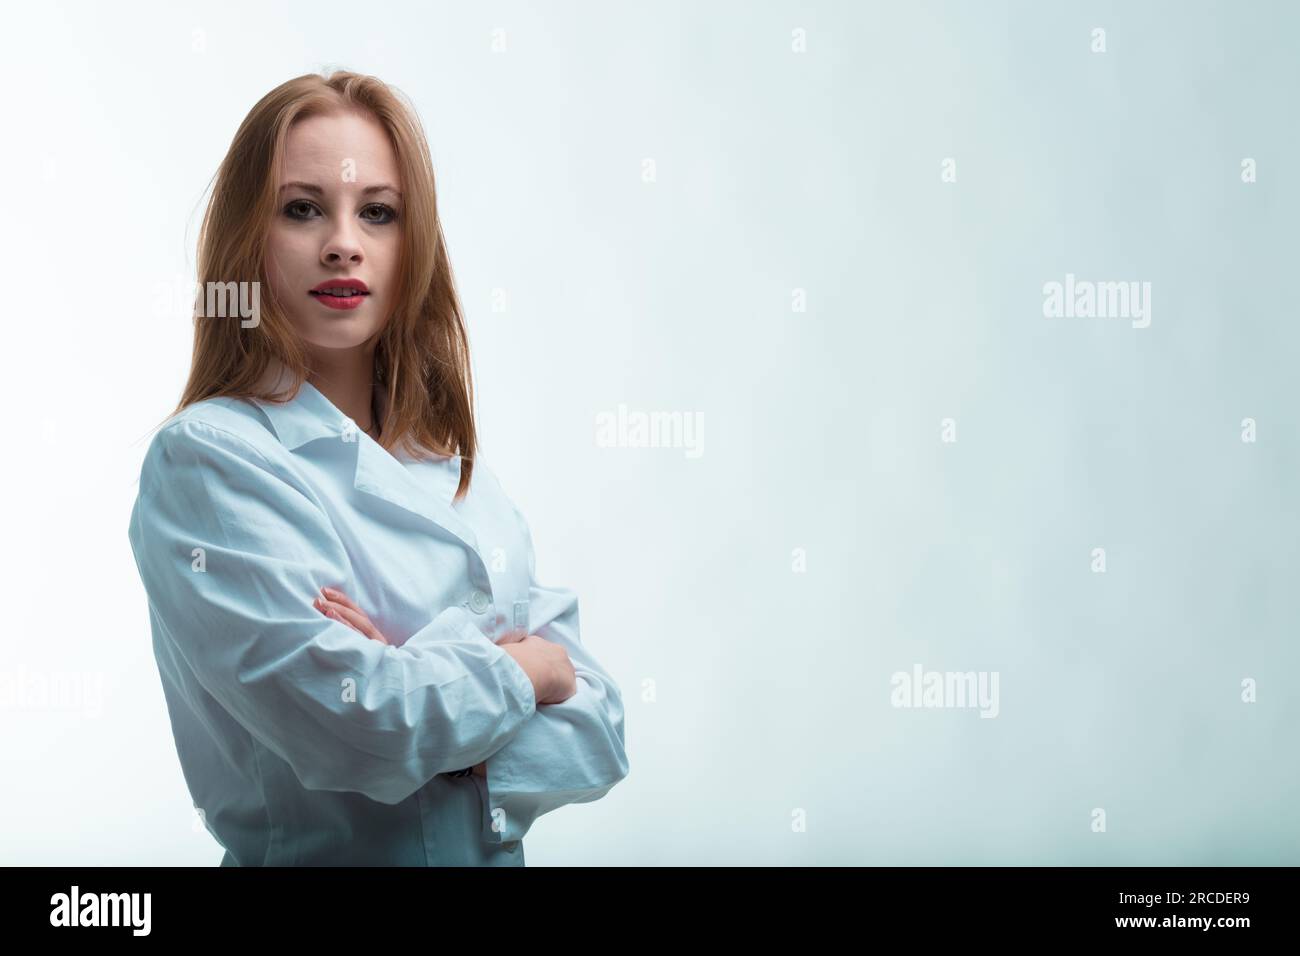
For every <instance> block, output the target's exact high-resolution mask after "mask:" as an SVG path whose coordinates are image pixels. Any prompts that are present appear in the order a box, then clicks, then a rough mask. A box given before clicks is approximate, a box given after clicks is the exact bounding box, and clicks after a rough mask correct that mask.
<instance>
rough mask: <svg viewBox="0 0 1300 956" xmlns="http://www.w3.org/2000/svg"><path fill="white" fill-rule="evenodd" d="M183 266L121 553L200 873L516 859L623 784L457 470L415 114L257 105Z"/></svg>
mask: <svg viewBox="0 0 1300 956" xmlns="http://www.w3.org/2000/svg"><path fill="white" fill-rule="evenodd" d="M198 272H199V276H198V279H199V293H200V295H199V301H198V303H197V304H198V305H199V306H200V308H199V309H197V310H196V313H197V314H196V318H195V337H194V351H193V356H192V366H191V369H190V375H189V381H188V383H187V384H186V386H185V390H184V393H183V395H182V397H181V401H180V403H179V406H178V408H177V409H176V410H175V411H174V412H173V413H172V415H171V417H170V418H168V419H167V421H166V422H164V424H163V425H162V427H161V428H160V430H159V432H158V433H157V434H156V435H155V437H154V438H153V440H152V442H151V444H150V445H149V448H148V451H147V453H146V455H145V458H144V463H143V466H142V469H141V475H140V488H139V495H138V498H137V500H136V504H135V508H134V510H133V512H132V515H131V524H130V540H131V546H132V549H133V551H134V553H135V559H136V563H137V566H138V568H139V571H140V577H141V580H142V581H143V583H144V588H145V591H146V592H147V594H148V598H149V613H150V620H151V626H152V630H153V647H154V653H155V656H156V658H157V662H158V668H159V672H160V674H161V677H162V684H163V690H164V693H165V697H166V702H167V707H168V711H169V714H170V717H171V723H172V729H173V732H174V735H175V738H176V747H177V751H178V754H179V757H180V761H181V766H182V769H183V771H184V774H185V779H186V782H187V784H188V786H189V789H190V792H191V795H192V796H193V799H194V804H195V807H196V808H197V810H198V812H199V813H200V814H201V815H202V818H203V820H204V822H205V824H206V826H207V827H208V829H209V830H210V831H211V833H212V834H213V836H214V837H215V838H216V839H217V840H218V842H220V843H221V845H222V846H223V847H224V849H225V856H224V857H223V859H222V861H221V862H222V865H237V866H249V865H295V864H302V865H358V864H359V865H400V866H425V865H470V866H479V865H486V866H503V865H504V866H522V865H523V864H524V852H523V847H522V845H521V839H522V837H523V836H524V834H525V833H526V832H527V831H528V829H529V827H530V826H531V824H532V823H533V821H534V820H536V818H537V817H538V816H540V815H541V814H543V813H546V812H548V811H550V810H553V809H556V808H557V807H560V806H563V805H565V804H569V803H585V802H590V801H592V800H596V799H599V798H600V797H602V796H604V795H605V794H606V793H607V792H608V791H609V790H610V789H611V788H612V787H613V786H614V785H615V784H616V783H617V782H618V781H619V780H621V779H623V778H624V777H625V776H626V775H627V773H628V760H627V755H626V752H625V750H624V733H623V703H622V698H621V695H620V692H619V689H618V687H617V685H616V684H615V682H614V680H613V679H612V678H611V677H610V676H609V674H608V673H606V671H605V670H604V669H603V668H602V667H601V666H600V665H599V664H598V663H597V661H596V660H595V658H593V657H592V655H591V654H590V653H589V652H588V651H587V650H586V648H585V647H584V645H583V644H582V642H581V640H580V637H579V627H578V603H577V599H576V597H575V595H574V594H573V593H572V592H571V591H569V590H566V589H561V588H551V587H544V586H542V585H540V584H538V582H537V579H536V576H535V568H534V557H533V548H532V541H531V538H530V535H529V530H528V526H527V524H526V522H525V521H524V518H523V516H522V515H521V514H520V513H519V511H518V509H517V508H516V507H515V506H514V504H513V503H512V502H511V500H510V498H509V497H508V496H507V495H506V493H505V491H504V490H503V489H502V487H501V485H500V484H499V483H498V482H497V480H496V478H495V477H494V476H493V474H492V473H491V471H490V470H489V469H488V468H487V467H486V465H485V464H484V463H483V462H482V461H481V460H477V458H476V455H475V450H476V435H475V427H474V417H473V393H472V386H471V381H470V367H469V353H468V342H467V336H466V330H465V325H464V321H463V318H462V314H461V308H460V305H459V302H458V299H457V294H456V291H455V287H454V282H453V278H452V272H451V267H450V263H449V260H448V255H447V249H446V243H445V240H444V238H443V234H442V228H441V225H440V223H439V219H438V210H437V202H436V198H435V193H434V176H433V169H432V164H431V162H430V157H429V150H428V146H427V144H426V142H425V139H424V134H423V132H422V130H421V127H420V124H419V120H418V118H417V117H416V115H415V112H414V110H413V109H411V108H410V106H409V105H408V104H407V103H406V102H405V100H404V99H403V98H401V97H400V96H399V95H398V94H397V93H396V92H395V91H394V90H392V89H391V88H389V87H387V86H386V85H385V84H383V83H382V82H380V81H379V80H377V79H375V78H374V77H368V76H362V75H358V74H353V73H346V72H342V73H334V74H332V75H330V76H328V77H323V76H317V75H307V76H302V77H298V78H296V79H293V80H290V81H289V82H287V83H285V84H283V85H282V86H280V87H278V88H277V89H275V90H272V91H271V92H270V93H268V94H267V95H266V96H265V97H263V98H262V100H261V101H260V102H259V103H257V105H256V106H255V107H254V108H253V110H252V111H251V112H250V113H249V115H248V117H247V118H246V119H245V120H244V122H243V124H242V125H241V126H240V128H239V130H238V132H237V133H236V134H235V138H234V141H233V143H232V144H231V146H230V150H229V152H228V154H227V155H226V158H225V160H224V162H223V163H222V164H221V167H220V169H219V171H218V173H217V176H216V181H215V185H214V187H213V192H212V197H211V200H210V203H209V205H208V209H207V213H206V215H205V217H204V221H203V226H202V230H201V233H200V237H199V256H198ZM248 289H251V290H252V294H251V295H249V294H245V293H246V291H247V290H248ZM228 290H229V291H230V292H231V293H232V299H231V300H224V301H232V300H234V299H235V298H236V296H235V293H238V295H237V300H238V302H240V303H241V304H242V305H243V306H247V305H248V304H250V303H251V304H253V305H254V306H255V308H254V309H252V310H251V313H255V314H251V313H250V310H248V309H247V308H240V309H238V310H231V309H229V308H217V309H215V310H214V309H212V308H211V304H212V302H213V300H214V296H213V295H212V294H211V293H212V292H213V291H216V292H218V293H222V294H224V293H225V292H226V291H228ZM205 292H206V293H208V294H206V295H205ZM215 298H216V299H217V300H218V303H219V304H220V303H221V302H222V301H223V299H222V296H221V295H218V296H216V297H215ZM205 305H206V306H207V308H204V306H205ZM232 311H234V312H235V314H230V313H231V312H232Z"/></svg>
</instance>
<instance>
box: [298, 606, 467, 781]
mask: <svg viewBox="0 0 1300 956" xmlns="http://www.w3.org/2000/svg"><path fill="white" fill-rule="evenodd" d="M320 590H321V595H322V596H321V597H318V598H316V600H314V601H313V602H312V606H313V607H315V608H316V610H318V611H320V612H321V613H322V614H324V615H325V616H326V617H332V618H334V620H336V621H342V622H343V623H344V624H346V625H348V626H349V627H351V628H352V629H353V630H356V631H359V632H360V633H362V634H364V635H365V636H366V637H368V638H370V639H371V640H372V641H378V642H379V643H380V644H391V643H392V642H391V641H390V640H388V638H386V637H384V635H383V634H381V633H379V628H377V627H375V625H374V624H372V623H371V622H370V618H368V617H367V616H366V612H365V611H363V610H361V608H359V607H357V606H356V604H355V603H354V602H353V601H352V599H351V598H349V597H348V596H347V595H346V594H344V593H343V592H342V591H340V590H338V589H337V588H325V587H323V588H321V589H320ZM473 773H474V775H475V776H476V777H487V761H486V760H484V761H483V762H482V763H478V764H475V765H474V767H473Z"/></svg>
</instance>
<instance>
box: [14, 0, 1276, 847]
mask: <svg viewBox="0 0 1300 956" xmlns="http://www.w3.org/2000/svg"><path fill="white" fill-rule="evenodd" d="M7 17H11V18H12V23H11V26H12V31H7V32H10V39H11V42H10V43H9V44H8V45H7V46H8V54H7V56H6V58H5V60H4V62H3V64H2V65H0V70H3V74H4V76H3V80H4V82H5V85H6V89H8V90H9V91H10V92H9V94H8V95H6V97H5V101H4V106H3V122H4V127H5V129H6V133H7V139H8V144H7V146H6V148H5V149H4V150H3V151H0V176H2V177H3V178H2V180H0V181H3V182H4V183H5V184H6V185H7V187H8V188H9V201H8V202H7V204H6V205H7V208H8V210H9V214H8V215H6V217H5V228H4V230H3V231H2V232H0V252H2V253H3V255H4V258H5V263H6V266H7V268H6V274H7V275H8V276H9V277H10V278H9V279H7V280H5V281H6V285H8V286H9V287H10V288H9V290H8V297H7V301H8V302H9V310H8V311H9V321H8V322H7V324H6V328H7V330H8V335H9V341H8V343H7V346H8V347H7V348H5V349H4V350H3V351H2V352H0V354H2V355H3V359H2V361H3V363H4V369H3V376H2V377H0V387H3V389H4V398H5V407H6V408H7V409H9V411H10V413H11V414H10V417H9V421H8V425H7V427H8V431H9V437H10V442H11V444H10V450H11V454H12V456H13V457H12V460H11V464H10V466H9V467H8V468H7V469H6V474H5V477H4V479H3V480H4V483H5V484H4V490H5V492H6V494H5V500H6V501H7V502H8V507H7V508H6V515H5V525H6V539H7V541H8V546H7V547H6V548H5V549H4V558H3V560H4V569H3V570H4V576H5V582H6V589H7V591H8V593H9V596H10V597H9V600H8V601H7V602H6V603H7V607H6V612H5V616H6V627H5V632H6V633H7V634H8V635H9V637H8V639H7V641H6V645H7V650H6V654H5V663H4V667H3V670H4V671H7V672H9V673H11V674H12V673H14V672H16V671H17V670H18V669H19V668H26V669H28V670H29V671H30V670H40V671H44V672H49V673H54V672H60V673H68V672H73V673H78V674H86V675H92V676H94V675H98V676H99V677H100V678H102V679H103V680H104V700H103V707H102V712H101V713H99V714H98V715H97V716H94V715H89V714H86V713H79V712H75V711H68V710H59V709H56V708H44V709H42V708H34V709H33V708H27V709H23V708H20V707H15V706H14V705H12V704H10V705H9V708H10V710H11V711H13V713H6V714H0V721H2V724H3V726H4V728H5V730H4V731H3V737H2V738H0V739H2V741H3V743H2V745H0V763H2V764H3V765H4V766H5V767H6V768H16V769H14V770H13V771H12V772H10V773H6V777H7V778H9V781H8V782H7V783H6V786H5V788H3V790H0V819H3V820H4V821H6V822H5V823H4V824H3V831H4V832H3V840H0V857H2V858H0V862H3V863H37V864H47V863H48V864H108V863H128V864H130V863H194V864H201V865H212V864H215V863H216V862H217V861H218V860H219V859H220V850H219V848H217V846H216V845H215V844H214V843H213V842H212V840H211V838H210V837H209V836H208V834H207V833H206V832H205V831H203V830H202V828H201V826H196V825H195V824H194V816H193V811H192V809H191V807H190V798H189V794H188V793H187V791H186V790H185V786H184V781H183V779H182V777H181V775H180V768H179V764H178V762H177V760H176V757H175V752H174V747H173V743H172V738H171V733H170V728H169V726H168V724H167V717H166V711H165V707H164V702H163V698H162V694H161V687H160V685H159V682H158V677H157V672H156V668H155V665H154V662H153V658H152V653H151V649H150V645H149V633H148V623H147V616H146V606H145V597H144V594H143V591H142V590H141V588H140V584H139V579H138V577H137V575H136V572H135V567H134V565H133V563H132V560H131V556H130V551H129V549H128V547H127V538H126V521H127V516H128V513H129V509H130V504H131V501H132V500H133V498H134V494H135V488H134V484H133V482H134V480H135V478H136V476H137V475H138V473H139V463H140V459H141V457H142V456H143V454H144V448H145V445H146V444H147V439H148V437H149V430H150V428H151V427H152V426H153V425H154V424H155V423H156V422H158V421H159V420H160V419H161V418H162V417H163V416H164V415H165V414H166V413H167V411H168V410H169V409H170V407H171V406H172V404H173V403H174V401H175V399H176V397H177V396H178V394H179V390H180V388H181V385H182V384H183V381H184V379H185V374H186V371H187V368H188V363H189V358H190V341H191V331H190V327H189V325H188V320H187V316H186V314H185V309H184V307H183V305H184V303H181V307H180V308H178V309H176V310H173V311H170V312H164V311H160V310H158V309H155V308H154V307H153V302H154V296H155V289H156V288H157V287H158V286H160V285H162V286H165V285H166V284H168V283H172V282H175V281H177V280H178V279H180V280H182V281H183V280H184V279H186V278H189V279H190V280H191V281H192V278H193V259H194V254H193V249H194V241H195V237H196V235H197V231H198V225H199V221H200V218H201V212H202V199H203V197H204V190H205V188H206V186H207V184H208V181H209V179H210V178H211V176H212V174H213V172H214V171H215V169H216V167H217V164H218V163H219V161H220V159H221V157H222V155H223V154H224V152H225V150H226V148H227V146H228V144H229V141H230V138H231V136H232V134H233V132H234V130H235V128H236V126H237V125H238V123H239V122H240V120H241V119H242V118H243V116H244V115H245V114H246V112H247V111H248V109H249V108H250V107H251V106H252V105H253V103H254V102H255V101H256V100H257V99H258V98H259V97H260V96H262V95H263V94H264V93H265V92H267V91H268V90H270V89H271V88H272V87H274V86H276V85H278V84H279V83H281V82H283V81H284V80H286V79H288V78H290V77H292V76H296V75H299V74H301V73H305V72H311V71H315V70H319V69H321V68H322V67H328V66H339V67H346V68H349V69H355V70H359V71H362V72H371V73H375V74H377V75H379V76H380V77H381V78H383V79H385V80H387V81H388V82H390V83H392V84H394V85H396V86H398V87H399V88H401V89H402V90H403V91H404V92H405V93H407V94H408V95H409V96H410V98H411V99H412V100H413V101H414V103H415V104H416V106H417V108H418V109H419V112H420V114H421V117H422V119H423V121H424V124H425V127H426V131H427V133H428V136H429V140H430V144H431V147H432V150H433V153H434V161H435V165H436V168H437V173H438V177H439V190H440V204H441V208H442V211H443V216H444V225H445V230H446V233H447V236H448V240H449V243H450V248H451V254H452V258H453V265H454V267H455V269H456V272H457V278H458V282H459V287H460V290H461V294H462V296H463V299H464V302H465V306H466V311H467V315H468V319H469V323H470V330H471V336H472V346H473V349H474V367H475V373H476V376H477V379H476V384H477V387H478V395H479V414H480V425H481V428H482V434H483V437H484V448H483V454H484V455H485V456H488V457H489V458H490V459H491V460H492V462H493V463H494V468H495V470H496V471H497V472H498V474H499V475H500V476H501V479H502V481H503V483H504V484H505V485H506V488H507V490H508V491H509V492H510V493H511V494H512V495H513V496H514V498H515V500H516V501H517V502H518V503H519V505H520V507H521V509H522V510H523V512H524V513H525V515H527V517H528V519H529V521H530V523H531V525H532V528H533V535H534V540H535V543H536V548H537V557H538V573H539V576H540V577H541V578H542V580H543V581H545V582H547V583H554V584H560V585H564V586H568V587H573V588H574V589H575V590H577V591H578V593H579V595H580V597H581V607H582V624H583V638H584V641H585V642H586V644H587V645H588V646H589V647H590V648H591V649H592V651H593V652H594V653H595V654H596V655H597V656H598V657H599V659H600V660H601V661H602V663H604V664H605V665H606V666H607V667H608V668H609V670H610V671H611V672H612V673H613V674H614V676H615V677H616V678H617V679H618V680H619V682H620V684H621V686H622V688H623V690H624V695H625V699H626V702H627V725H626V726H627V743H628V752H629V758H630V761H631V767H632V771H631V775H630V776H629V777H628V779H627V780H626V781H624V782H623V783H621V784H620V785H619V786H618V787H617V788H616V789H615V790H614V791H613V792H612V793H611V794H610V795H609V796H608V797H606V798H605V799H604V800H602V801H600V802H599V803H596V804H590V805H579V806H573V807H567V808H565V809H563V810H560V811H557V812H556V813H554V814H551V815H549V816H547V817H544V818H543V819H542V820H541V821H539V822H538V823H537V824H536V825H535V826H534V828H533V830H532V832H531V833H530V834H529V836H528V838H527V840H526V847H527V852H528V862H529V864H530V865H546V864H569V863H575V864H580V863H615V864H617V863H633V864H640V863H648V864H668V863H687V864H720V863H722V864H737V863H738V864H873V863H902V864H931V863H949V864H974V863H1047V864H1074V863H1078V864H1107V863H1119V864H1193V863H1210V864H1228V863H1237V864H1241V863H1245V864H1277V863H1288V864H1295V863H1298V862H1300V824H1298V823H1297V810H1296V807H1297V801H1298V800H1300V772H1298V771H1297V761H1296V730H1297V726H1298V724H1300V704H1298V703H1297V689H1296V675H1297V673H1300V654H1298V653H1297V650H1296V646H1297V645H1296V623H1295V622H1296V611H1297V594H1300V589H1297V588H1296V586H1295V578H1296V571H1297V542H1298V541H1300V511H1298V509H1297V503H1296V491H1295V480H1294V476H1295V475H1296V470H1297V398H1298V397H1300V389H1298V388H1297V384H1296V381H1297V376H1296V369H1295V365H1296V357H1297V354H1298V349H1300V333H1298V332H1297V325H1296V321H1295V314H1294V313H1295V304H1294V303H1295V282H1294V278H1293V276H1294V274H1295V271H1296V270H1295V268H1294V265H1293V262H1292V260H1293V259H1294V256H1295V250H1296V241H1295V235H1296V234H1295V224H1296V212H1297V187H1296V182H1297V171H1298V170H1300V142H1298V138H1297V123H1296V112H1297V111H1296V105H1297V103H1296V101H1297V96H1296V94H1297V90H1298V89H1300V84H1298V83H1297V81H1298V80H1300V76H1298V75H1297V74H1298V73H1300V58H1297V57H1296V53H1295V35H1296V30H1297V27H1298V26H1300V17H1297V15H1296V13H1295V7H1294V6H1293V5H1290V4H1286V3H1275V4H1274V3H1259V2H1252V3H1226V2H1225V3H1151V2H1147V3H1140V4H1139V3H1124V4H1102V3H1089V4H1083V3H1073V4H1066V3H929V4H910V3H909V4H901V3H899V4H876V3H870V4H868V3H861V4H860V3H848V2H841V3H829V2H828V3H777V2H766V3H740V2H733V3H717V2H714V3H658V2H657V3H653V4H643V3H598V2H588V3H554V2H548V3H522V2H521V3H488V4H468V3H466V4H447V3H442V4H435V3H424V2H421V3H410V4H397V3H394V4H382V3H370V4H365V5H363V6H361V7H358V6H357V5H356V4H354V3H292V4H279V5H265V4H255V3H233V4H232V3H221V4H215V3H201V4H181V3H166V4H163V3H154V4H149V5H144V6H143V9H142V10H136V11H134V12H133V11H132V10H131V9H130V8H127V7H121V6H118V5H113V6H112V7H111V8H110V7H102V8H101V7H100V6H99V5H96V4H90V3H85V4H69V3H62V4H48V5H47V4H41V5H31V6H29V7H23V8H19V9H17V10H15V11H14V12H13V13H12V14H9V15H7ZM1095 27H1102V28H1104V29H1105V31H1106V46H1107V49H1106V52H1105V53H1102V54H1099V53H1093V52H1091V49H1090V46H1091V43H1092V36H1091V31H1092V30H1093V28H1095ZM496 28H501V29H504V30H505V36H506V43H507V50H506V52H504V53H493V52H491V44H492V39H493V34H492V31H493V30H494V29H496ZM796 28H802V29H804V30H806V34H807V51H806V52H805V53H802V54H796V53H793V52H792V51H791V37H792V31H793V30H795V29H796ZM194 31H201V33H200V34H199V35H198V36H199V37H200V38H201V41H202V42H201V46H202V49H195V46H196V34H195V32H194ZM946 157H952V158H954V159H955V160H956V164H957V181H956V182H955V183H944V182H942V181H941V179H940V163H941V161H942V160H943V159H944V158H946ZM1245 157H1251V158H1254V159H1255V160H1256V161H1257V163H1258V181H1257V182H1256V183H1253V184H1244V183H1243V182H1242V181H1241V177H1240V164H1241V160H1242V159H1243V158H1245ZM646 158H653V160H654V161H655V166H656V173H657V178H656V181H654V182H653V183H647V182H644V181H643V180H642V175H641V173H642V168H643V167H642V161H643V160H644V159H646ZM1067 272H1072V273H1074V274H1075V275H1076V276H1078V277H1079V278H1080V279H1089V280H1115V281H1123V280H1138V281H1149V282H1151V283H1152V322H1151V325H1150V327H1149V328H1146V329H1134V328H1132V327H1131V324H1130V323H1129V322H1128V321H1127V320H1113V319H1083V318H1074V319H1056V320H1049V319H1045V318H1044V317H1043V315H1042V301H1043V295H1042V286H1043V284H1044V283H1045V282H1049V281H1063V280H1064V277H1065V275H1066V273H1067ZM494 289H505V290H507V295H508V299H507V300H506V301H507V303H508V305H507V308H506V310H505V311H494V309H493V301H494V299H493V290H494ZM794 289H804V290H806V295H807V303H808V305H807V311H806V312H795V311H792V308H791V301H792V290H794ZM619 403H626V404H627V405H628V406H630V407H631V408H633V409H638V410H667V411H679V412H683V413H687V414H699V415H702V417H703V421H704V454H703V455H702V456H701V457H699V458H689V457H687V456H686V455H685V454H684V453H683V451H682V450H681V449H648V448H645V449H638V448H605V447H599V446H598V445H597V442H596V440H595V426H594V423H595V416H596V415H597V414H598V413H600V412H602V411H612V410H614V409H616V408H617V406H618V404H619ZM1247 417H1250V418H1253V419H1255V420H1256V421H1257V423H1258V441H1257V442H1255V443H1253V444H1252V443H1243V442H1242V440H1241V421H1242V419H1243V418H1247ZM944 418H952V419H954V420H955V422H956V429H957V441H956V442H955V443H944V442H941V441H940V422H941V420H942V419H944ZM1095 547H1104V548H1105V549H1106V557H1107V571H1106V573H1105V574H1094V573H1092V571H1091V570H1090V564H1091V560H1092V558H1091V552H1092V549H1093V548H1095ZM796 548H803V549H805V550H806V554H807V570H806V572H805V573H795V572H794V571H792V552H793V550H794V549H796ZM915 664H921V665H922V666H923V667H925V668H926V669H927V670H958V671H996V672H998V673H999V675H1000V701H999V704H1000V713H999V716H998V717H997V718H996V719H992V720H983V719H980V718H979V717H978V715H977V714H976V713H975V712H974V711H970V710H966V711H961V710H901V709H896V708H893V707H891V706H890V686H889V678H890V675H891V674H892V673H894V672H895V671H899V670H911V668H912V667H913V665H915ZM0 676H3V675H2V674H0ZM1244 678H1253V679H1254V680H1256V681H1257V683H1258V701H1257V702H1256V703H1253V704H1247V703H1243V702H1242V700H1241V696H1240V695H1241V689H1240V685H1241V681H1242V680H1243V679H1244ZM1094 808H1103V809H1104V810H1105V811H1106V815H1107V819H1106V824H1107V829H1106V832H1105V833H1094V832H1092V829H1091V823H1092V816H1091V814H1092V811H1093V809H1094ZM800 813H803V814H806V830H804V831H802V832H798V831H796V830H795V829H794V828H792V825H791V824H792V819H793V818H794V817H795V816H796V815H798V814H800Z"/></svg>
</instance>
